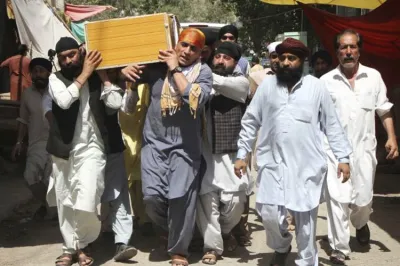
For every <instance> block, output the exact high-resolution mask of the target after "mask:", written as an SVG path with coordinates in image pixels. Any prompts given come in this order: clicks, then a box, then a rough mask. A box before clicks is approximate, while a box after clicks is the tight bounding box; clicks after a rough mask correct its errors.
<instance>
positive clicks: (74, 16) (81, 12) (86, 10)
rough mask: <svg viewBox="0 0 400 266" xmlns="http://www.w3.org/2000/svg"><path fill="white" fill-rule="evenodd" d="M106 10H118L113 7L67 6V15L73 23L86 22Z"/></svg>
mask: <svg viewBox="0 0 400 266" xmlns="http://www.w3.org/2000/svg"><path fill="white" fill-rule="evenodd" d="M106 10H116V8H114V7H112V6H86V5H71V4H65V14H66V15H68V16H69V17H70V18H71V20H72V21H81V20H85V19H87V18H90V17H93V16H95V15H97V14H99V13H101V12H104V11H106Z"/></svg>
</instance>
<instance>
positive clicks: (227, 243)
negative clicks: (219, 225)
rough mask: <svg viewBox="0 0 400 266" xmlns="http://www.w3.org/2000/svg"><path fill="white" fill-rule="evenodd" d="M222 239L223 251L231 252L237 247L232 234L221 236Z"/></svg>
mask: <svg viewBox="0 0 400 266" xmlns="http://www.w3.org/2000/svg"><path fill="white" fill-rule="evenodd" d="M222 239H223V240H224V250H225V251H229V252H232V251H234V250H235V249H236V248H237V247H238V242H237V240H236V238H235V237H234V236H233V235H232V234H228V235H223V236H222Z"/></svg>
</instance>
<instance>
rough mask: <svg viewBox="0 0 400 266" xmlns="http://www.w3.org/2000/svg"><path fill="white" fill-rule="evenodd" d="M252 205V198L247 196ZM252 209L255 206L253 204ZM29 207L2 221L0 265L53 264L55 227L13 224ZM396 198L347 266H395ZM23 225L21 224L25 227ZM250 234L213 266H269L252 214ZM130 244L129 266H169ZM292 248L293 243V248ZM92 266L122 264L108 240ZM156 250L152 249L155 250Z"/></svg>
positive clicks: (148, 245) (380, 200) (322, 236)
mask: <svg viewBox="0 0 400 266" xmlns="http://www.w3.org/2000/svg"><path fill="white" fill-rule="evenodd" d="M252 199H253V201H254V196H253V197H252ZM252 205H253V206H254V202H253V204H252ZM32 207H34V206H31V205H27V206H24V207H23V208H19V210H18V213H17V214H15V215H14V217H11V218H9V219H8V220H5V221H3V222H2V224H1V228H0V236H1V239H0V246H1V247H2V248H0V265H2V266H11V265H19V266H20V265H24V266H28V265H41V266H51V265H54V263H53V261H54V259H55V258H56V257H57V256H58V255H60V252H61V235H60V232H59V230H58V227H57V223H56V222H42V223H34V222H25V221H24V220H22V221H21V223H17V221H15V220H18V219H20V218H21V217H23V216H24V215H25V216H26V214H27V213H29V211H30V209H32ZM399 207H400V198H399V197H398V196H397V195H391V196H385V197H384V196H379V195H377V196H376V197H375V202H374V209H375V211H374V213H373V215H372V222H371V223H370V228H371V232H372V242H371V249H370V250H368V249H362V248H360V247H359V246H358V244H357V242H356V240H355V238H354V229H352V231H353V234H352V235H353V237H352V239H351V246H352V249H353V250H354V253H352V255H351V260H350V261H348V263H347V264H348V265H350V266H353V265H354V266H355V265H360V266H361V265H363V266H366V265H391V266H398V265H400V243H399V240H400V230H399V226H400V212H399ZM24 222H25V223H24ZM251 230H252V237H253V246H251V247H249V248H239V249H237V250H236V251H235V252H233V253H232V254H226V256H225V257H224V259H223V260H221V261H219V262H218V265H230V266H233V265H243V264H247V265H269V260H270V258H271V256H272V251H271V250H269V249H268V248H267V247H266V245H265V233H264V231H263V228H262V225H261V223H260V221H259V220H258V219H257V217H256V215H255V214H254V209H252V210H251ZM326 234H327V230H326V208H325V205H322V206H321V208H320V212H319V217H318V248H319V259H320V265H331V264H330V263H329V261H328V255H327V251H328V250H327V247H328V245H327V241H326ZM133 243H134V244H135V245H136V246H137V248H139V250H140V251H139V254H138V255H137V257H135V258H134V260H133V261H132V262H131V263H130V264H138V265H149V266H159V265H168V258H167V257H165V255H164V252H163V251H162V249H161V248H159V247H158V246H159V243H158V241H157V238H155V237H154V238H142V237H135V239H134V241H133ZM293 246H294V247H295V246H296V245H295V243H294V245H293ZM94 248H95V252H94V257H95V259H96V263H95V265H107V266H112V265H122V264H121V263H114V262H112V261H111V260H110V259H111V258H112V255H113V252H114V246H113V242H112V238H110V237H105V236H103V237H101V239H99V240H98V241H97V242H96V243H95V246H94ZM154 248H155V249H154ZM295 252H296V251H295V249H294V250H293V251H292V254H291V256H290V261H289V263H288V265H294V263H293V261H294V258H295ZM200 258H201V254H200V253H198V254H193V256H192V257H191V258H190V261H191V263H192V265H202V263H201V261H200Z"/></svg>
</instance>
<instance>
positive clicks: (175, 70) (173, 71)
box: [171, 66, 182, 75]
mask: <svg viewBox="0 0 400 266" xmlns="http://www.w3.org/2000/svg"><path fill="white" fill-rule="evenodd" d="M175 73H182V68H181V67H180V66H177V67H175V68H174V69H173V70H171V75H174V74H175Z"/></svg>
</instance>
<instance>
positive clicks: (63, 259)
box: [55, 253, 76, 266]
mask: <svg viewBox="0 0 400 266" xmlns="http://www.w3.org/2000/svg"><path fill="white" fill-rule="evenodd" d="M75 262H76V258H74V256H72V254H69V253H63V254H61V256H59V257H58V258H57V259H56V261H55V264H56V266H71V265H72V264H74V263H75Z"/></svg>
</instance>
